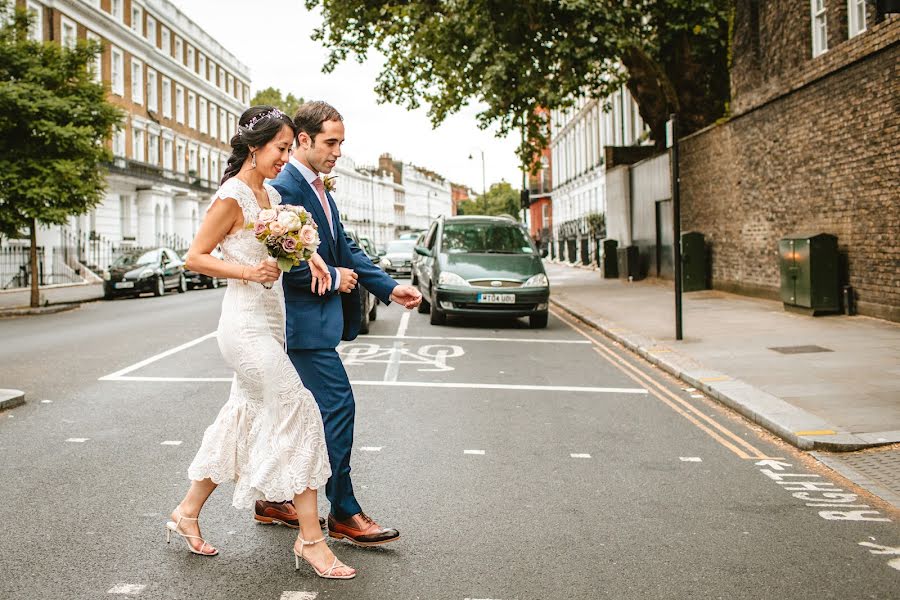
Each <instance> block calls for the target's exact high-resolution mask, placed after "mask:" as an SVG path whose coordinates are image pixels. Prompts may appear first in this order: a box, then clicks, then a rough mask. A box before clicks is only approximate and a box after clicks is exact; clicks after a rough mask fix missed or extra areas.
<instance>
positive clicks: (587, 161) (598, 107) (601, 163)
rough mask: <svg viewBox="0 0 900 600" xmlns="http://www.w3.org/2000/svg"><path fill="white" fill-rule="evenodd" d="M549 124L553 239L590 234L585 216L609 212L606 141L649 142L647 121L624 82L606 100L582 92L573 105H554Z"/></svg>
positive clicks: (621, 143)
mask: <svg viewBox="0 0 900 600" xmlns="http://www.w3.org/2000/svg"><path fill="white" fill-rule="evenodd" d="M550 126H551V131H552V132H553V134H552V136H551V140H550V152H551V164H552V165H553V170H552V189H553V197H552V211H553V232H552V239H553V243H554V244H560V243H565V242H569V243H570V244H574V242H573V241H572V240H573V238H577V239H581V238H582V237H586V233H587V232H586V229H585V228H586V226H587V224H586V219H585V217H586V216H587V215H588V214H591V213H605V212H606V165H605V156H604V147H606V146H633V145H639V144H643V143H647V127H646V125H645V124H644V122H643V120H642V119H641V117H640V114H639V113H638V106H637V103H636V102H635V101H634V99H633V98H632V96H631V94H630V93H629V92H628V90H627V89H626V88H624V87H623V88H621V89H620V90H618V91H617V92H615V93H614V94H612V95H611V96H610V97H608V98H607V99H606V101H604V100H597V99H589V98H580V99H579V100H578V101H576V103H575V105H574V106H572V107H571V108H568V109H565V110H553V111H551V113H550ZM594 243H595V241H593V240H592V241H591V253H592V255H593V244H594ZM569 260H572V258H571V257H569Z"/></svg>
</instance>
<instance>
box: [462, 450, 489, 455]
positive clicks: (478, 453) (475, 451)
mask: <svg viewBox="0 0 900 600" xmlns="http://www.w3.org/2000/svg"><path fill="white" fill-rule="evenodd" d="M463 454H477V455H478V456H481V455H483V454H484V450H463Z"/></svg>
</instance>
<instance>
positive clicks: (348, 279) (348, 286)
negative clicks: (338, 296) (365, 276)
mask: <svg viewBox="0 0 900 600" xmlns="http://www.w3.org/2000/svg"><path fill="white" fill-rule="evenodd" d="M337 270H338V271H340V272H341V285H340V287H338V291H339V292H341V293H342V294H347V293H349V292H350V290H352V289H353V288H355V287H356V280H357V279H359V275H357V274H356V271H354V270H353V269H347V268H346V267H338V268H337Z"/></svg>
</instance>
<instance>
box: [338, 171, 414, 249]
mask: <svg viewBox="0 0 900 600" xmlns="http://www.w3.org/2000/svg"><path fill="white" fill-rule="evenodd" d="M331 174H332V175H334V176H336V177H337V179H335V180H334V183H335V189H334V191H333V192H332V193H331V195H332V196H333V197H334V201H335V203H336V204H337V206H338V209H339V210H340V211H341V222H342V223H343V224H344V227H346V228H348V229H353V230H354V231H355V232H356V233H357V234H358V235H361V236H367V237H368V238H369V239H371V240H372V241H374V242H375V244H376V245H378V247H379V248H381V247H384V244H386V243H387V242H389V241H390V240H392V239H394V237H396V229H395V223H396V220H395V216H394V199H395V198H396V197H397V195H398V193H399V192H402V191H403V187H402V186H401V185H400V184H399V183H396V182H395V181H394V178H393V177H391V175H390V174H388V173H386V172H384V171H379V170H377V169H376V168H374V167H367V166H357V164H356V163H355V162H354V161H353V159H352V158H350V157H349V156H346V155H344V156H342V157H341V158H339V159H338V161H337V164H336V165H335V168H334V170H333V171H332V172H331Z"/></svg>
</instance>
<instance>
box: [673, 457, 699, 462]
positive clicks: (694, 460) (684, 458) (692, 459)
mask: <svg viewBox="0 0 900 600" xmlns="http://www.w3.org/2000/svg"><path fill="white" fill-rule="evenodd" d="M678 460H680V461H681V462H703V459H702V458H700V457H699V456H679V457H678Z"/></svg>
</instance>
